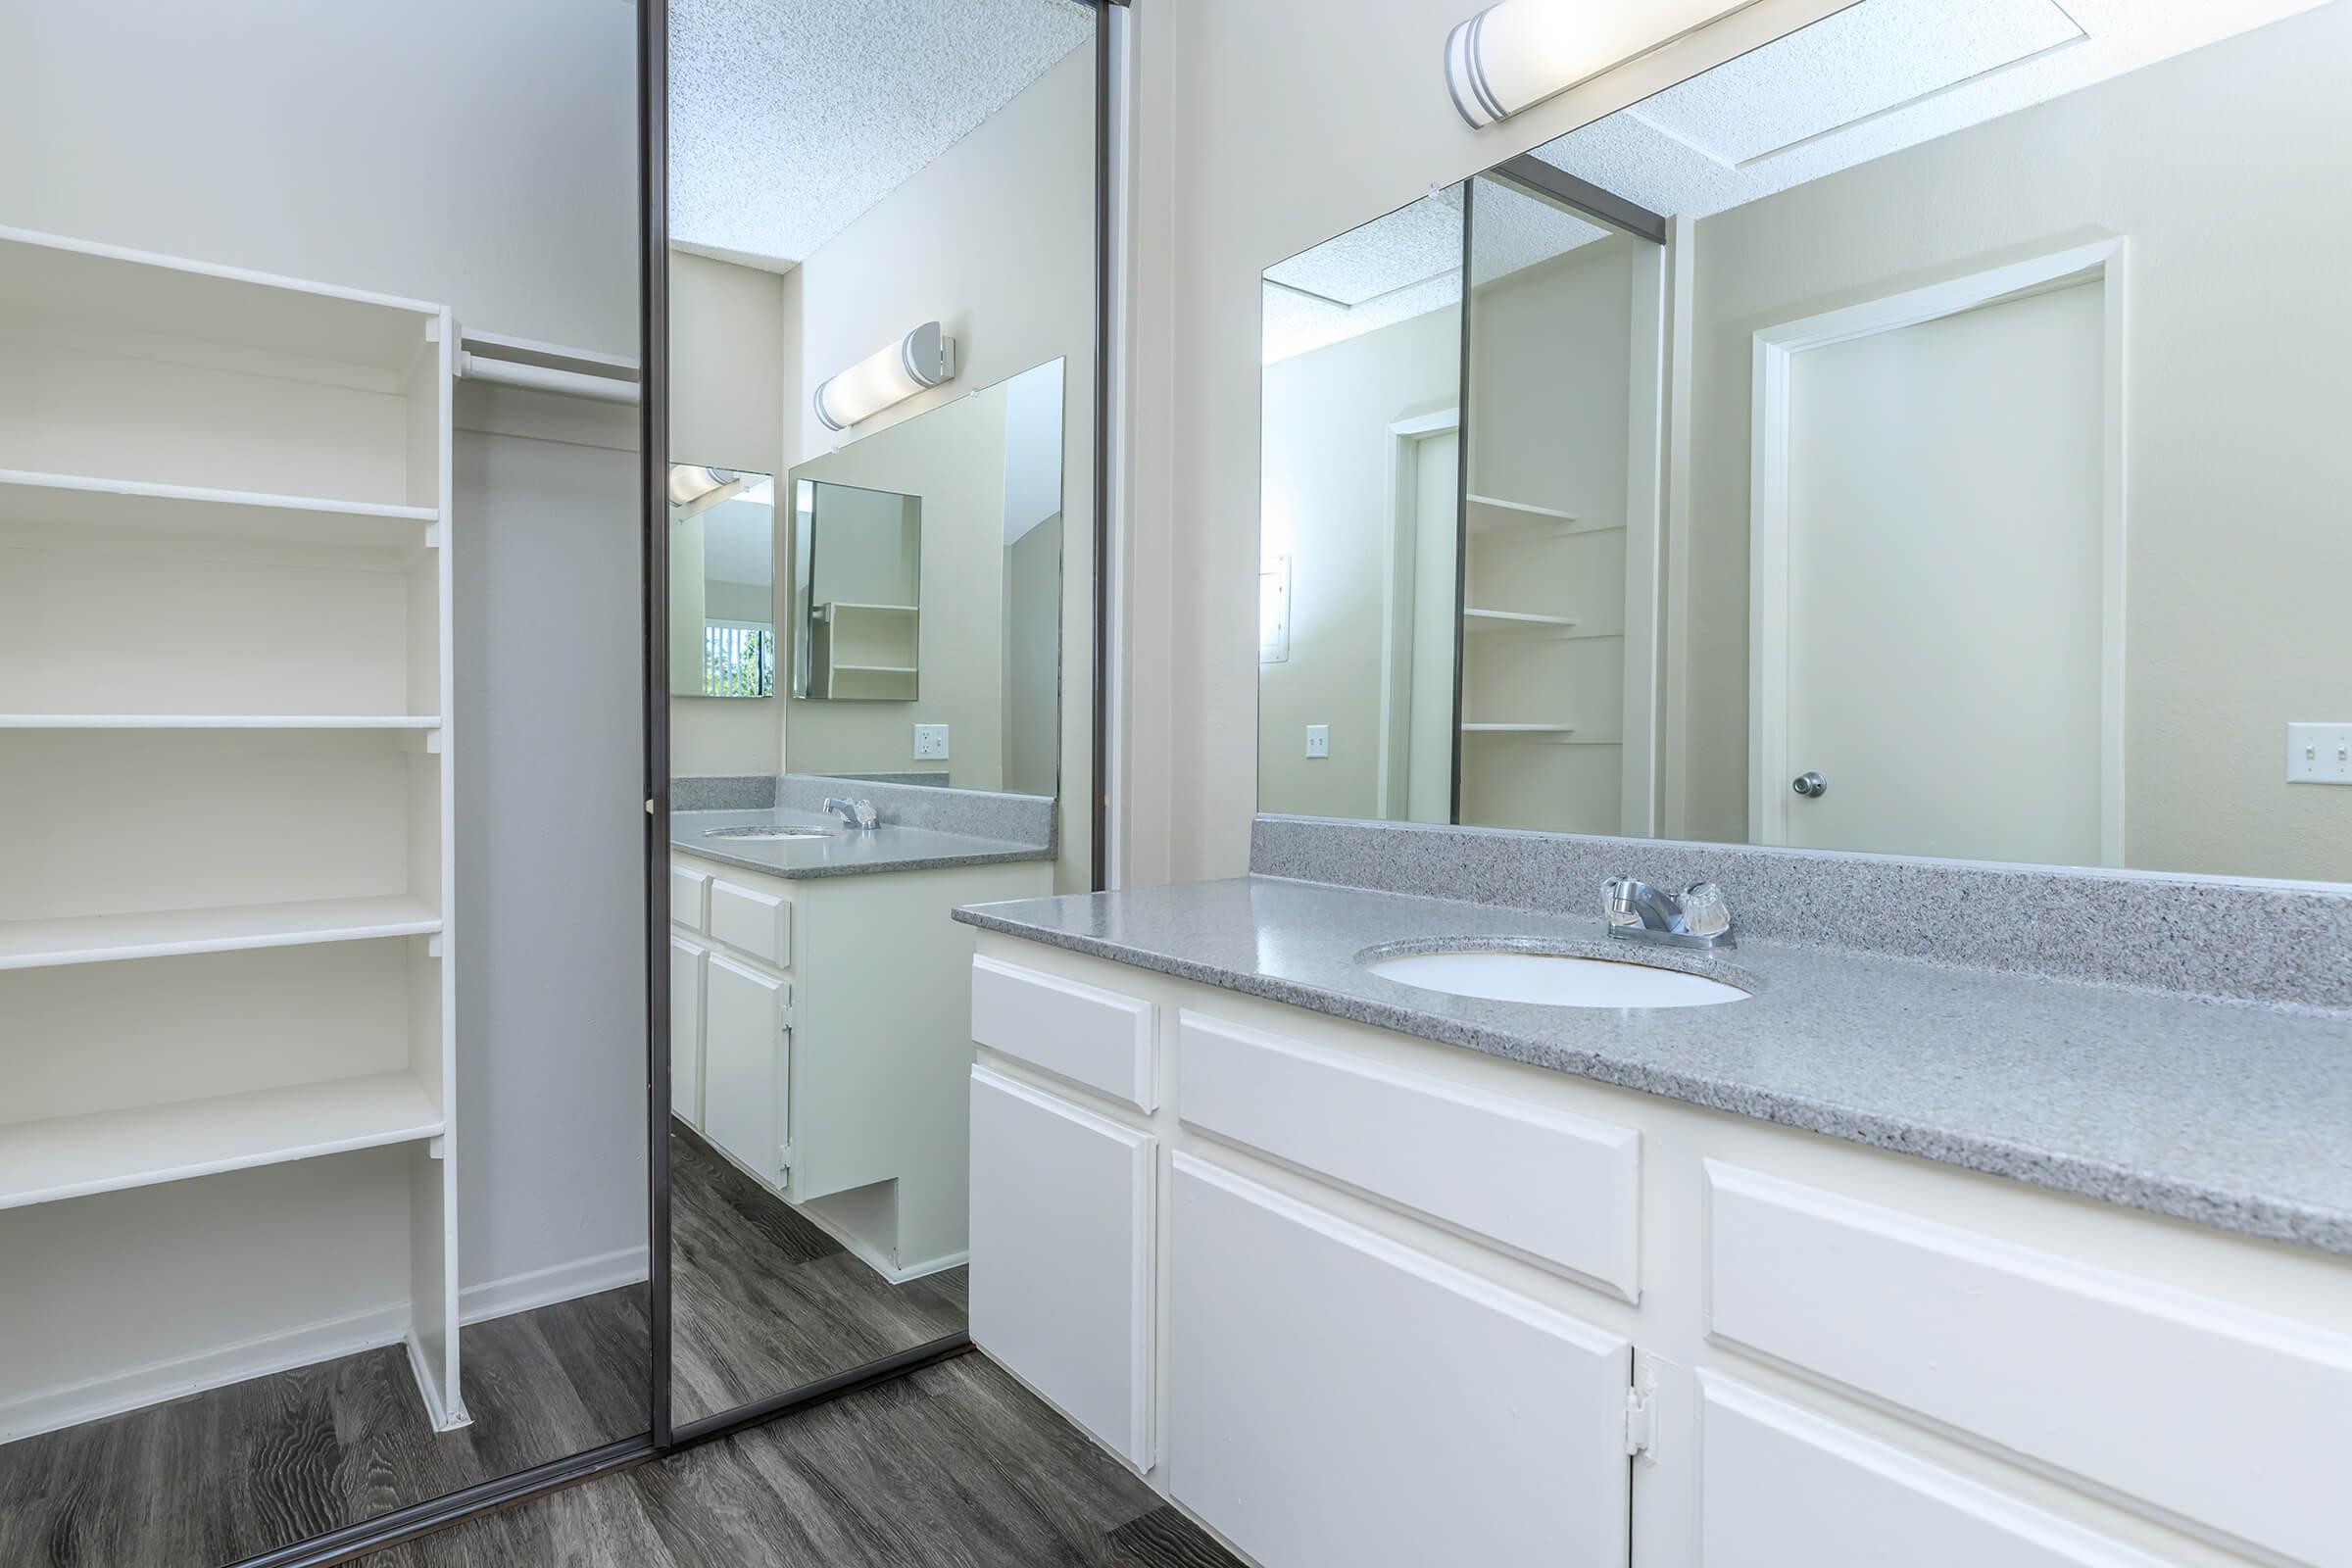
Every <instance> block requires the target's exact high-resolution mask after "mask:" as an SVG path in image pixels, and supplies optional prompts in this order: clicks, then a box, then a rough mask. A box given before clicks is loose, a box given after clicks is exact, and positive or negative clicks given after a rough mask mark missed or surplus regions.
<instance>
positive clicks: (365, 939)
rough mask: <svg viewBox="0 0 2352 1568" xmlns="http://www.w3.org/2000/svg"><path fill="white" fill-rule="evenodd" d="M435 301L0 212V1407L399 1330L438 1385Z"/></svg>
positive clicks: (52, 1405) (17, 1411) (136, 1398)
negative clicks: (195, 260)
mask: <svg viewBox="0 0 2352 1568" xmlns="http://www.w3.org/2000/svg"><path fill="white" fill-rule="evenodd" d="M452 335H453V327H452V322H451V319H450V317H449V313H448V312H446V311H445V310H443V309H442V308H440V307H437V306H431V305H423V304H418V303H416V302H412V301H406V300H399V299H392V298H388V297H384V296H378V295H369V294H363V293H358V292H354V291H348V290H341V289H336V288H330V287H325V286H321V285H317V284H306V283H297V282H291V281H288V280H284V279H276V278H269V277H264V276H261V275H258V274H252V273H244V272H237V271H233V270H224V269H218V268H210V267H205V266H201V265H198V264H192V263H185V262H177V261H171V260H167V259H163V258H157V257H151V256H142V255H139V254H136V253H132V252H126V251H120V250H114V249H111V248H108V247H101V246H93V245H87V244H82V243H79V242H74V241H68V240H59V239H54V238H48V237H43V236H39V235H33V234H28V233H25V232H23V231H20V230H5V229H0V799H4V800H6V801H7V802H8V803H9V805H10V809H11V821H10V828H9V831H8V832H6V833H5V834H0V1085H4V1086H5V1089H6V1092H5V1094H0V1255H4V1256H6V1257H7V1258H8V1259H9V1264H10V1266H9V1267H8V1268H7V1269H6V1270H4V1271H0V1320H4V1321H6V1322H7V1323H8V1324H9V1325H10V1329H11V1332H10V1334H9V1335H8V1336H6V1341H7V1348H5V1349H0V1439H5V1438H8V1437H11V1436H21V1435H23V1434H24V1433H25V1432H28V1431H36V1430H43V1429H46V1428H49V1427H54V1426H58V1425H63V1424H67V1423H70V1422H73V1421H77V1420H83V1419H88V1418H91V1417H93V1416H96V1415H100V1414H104V1413H107V1412H109V1411H112V1410H119V1409H124V1408H130V1407H133V1406H136V1405H139V1404H144V1403H148V1402H152V1401H153V1400H155V1399H159V1398H163V1397H171V1396H172V1395H174V1394H177V1393H180V1392H183V1391H185V1390H186V1389H188V1388H193V1387H205V1386H212V1385H216V1384H219V1383H223V1382H229V1381H234V1380H236V1379H237V1378H241V1377H247V1376H252V1375H254V1374H256V1373H258V1372H262V1371H267V1370H272V1369H275V1368H277V1367H282V1366H289V1365H296V1364H301V1363H304V1362H308V1361H312V1360H317V1359H320V1358H322V1357H323V1356H326V1355H333V1354H340V1353H345V1352H347V1351H349V1350H351V1349H356V1348H362V1347H364V1346H368V1345H378V1344H384V1343H390V1342H393V1341H400V1340H405V1341H406V1342H407V1343H408V1345H409V1347H410V1350H411V1358H412V1360H413V1362H414V1364H415V1368H416V1372H417V1384H418V1388H419V1392H420V1395H421V1397H423V1399H424V1401H425V1403H426V1406H427V1408H428V1411H429V1412H430V1414H431V1416H432V1418H433V1419H434V1421H435V1423H436V1425H439V1426H444V1427H447V1426H451V1425H458V1424H462V1423H463V1422H464V1420H465V1412H464V1407H463V1404H462V1401H461V1400H460V1399H459V1397H458V1393H457V1391H458V1387H459V1384H458V1346H457V1340H456V1336H455V1334H454V1332H453V1327H454V1324H455V1322H456V1320H457V1289H458V1280H457V1271H456V1256H457V1234H456V1225H455V1215H456V1191H455V1183H454V1178H453V1173H452V1170H451V1160H450V1153H451V1150H452V1147H453V1146H452V1140H451V1139H450V1137H449V1134H450V1132H451V1130H452V1127H453V1125H454V1122H455V1117H456V1110H457V1107H456V1104H455V1096H454V1093H453V1086H454V1083H455V1071H454V1064H455V1053H456V1050H457V1044H458V1042H457V1036H456V1027H455V997H456V992H455V972H454V963H453V962H452V959H451V954H452V952H453V949H452V946H451V940H450V939H451V936H452V932H451V910H450V907H449V901H448V898H447V890H448V889H449V888H450V886H451V884H452V881H453V870H454V865H453V857H452V844H453V842H454V840H453V833H452V830H453V826H454V823H453V814H454V813H453V809H452V803H453V798H454V773H453V755H454V749H453V747H452V745H451V743H450V742H451V730H450V724H449V715H450V703H451V658H450V644H451V632H450V628H451V607H452V570H451V551H450V549H449V548H448V546H449V540H450V526H451V477H450V473H451V469H450V454H451V393H450V385H451V382H450V369H451V348H452ZM36 1348H37V1349H36Z"/></svg>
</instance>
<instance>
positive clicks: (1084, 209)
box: [657, 0, 1103, 1436]
mask: <svg viewBox="0 0 2352 1568" xmlns="http://www.w3.org/2000/svg"><path fill="white" fill-rule="evenodd" d="M983 34H985V35H986V36H987V38H988V39H989V47H988V48H986V49H985V50H980V51H977V52H975V50H974V49H973V48H972V47H971V41H972V39H974V38H975V37H978V36H981V35H983ZM669 39H670V70H669V81H670V117H669V119H670V126H671V140H670V148H671V157H670V166H669V172H670V207H669V214H668V218H669V229H670V233H669V238H670V241H671V249H670V251H669V255H668V263H669V304H670V318H669V319H670V329H671V330H670V362H669V381H670V385H669V395H670V410H669V429H670V446H671V453H670V458H671V460H672V461H673V462H677V463H686V464H700V465H711V466H712V467H710V468H704V469H698V470H694V473H695V474H699V475H700V476H701V477H702V479H703V480H709V479H716V480H717V481H718V486H717V487H715V488H713V489H712V490H711V492H710V493H711V495H714V496H719V497H721V498H722V500H723V505H722V506H720V507H719V508H718V509H717V510H715V511H706V512H705V513H703V514H702V517H703V518H704V519H708V520H705V521H704V523H703V528H702V533H701V536H700V537H699V538H694V539H690V538H689V537H688V534H689V533H690V532H691V531H692V530H691V526H690V525H691V523H692V522H693V520H694V519H692V518H687V519H683V520H682V521H681V522H680V526H679V528H678V529H677V530H675V531H673V539H672V551H671V557H670V559H671V562H672V578H671V582H670V584H669V592H668V596H667V597H668V602H669V612H670V631H669V636H668V638H667V639H666V640H665V642H666V645H667V646H668V647H669V649H670V662H671V672H672V680H671V697H670V701H669V710H668V711H669V720H670V775H671V776H670V781H669V795H668V801H667V806H668V811H667V814H666V816H665V818H662V821H663V824H664V829H665V840H666V842H665V845H664V848H665V850H666V859H667V869H668V876H669V898H668V915H669V921H668V926H669V930H668V939H669V940H668V945H667V956H668V962H667V982H668V984H667V989H668V1006H667V1013H668V1037H669V1044H668V1060H669V1074H668V1083H667V1089H668V1108H669V1115H668V1118H667V1120H668V1126H667V1128H666V1132H667V1137H666V1139H665V1141H664V1147H663V1148H662V1149H661V1150H658V1152H657V1158H659V1159H661V1160H662V1162H663V1163H662V1172H663V1179H664V1181H665V1184H666V1192H667V1199H668V1206H667V1220H668V1246H667V1250H666V1268H665V1270H664V1282H665V1284H666V1286H667V1289H668V1301H669V1304H670V1348H671V1354H670V1361H669V1369H670V1381H669V1388H668V1401H667V1412H668V1416H669V1419H670V1422H671V1425H672V1429H673V1431H674V1432H675V1433H678V1434H684V1435H687V1436H693V1435H695V1434H697V1433H707V1432H710V1431H712V1430H715V1429H717V1428H718V1427H723V1426H724V1425H726V1424H727V1423H729V1422H731V1421H735V1420H739V1419H742V1418H743V1417H744V1413H745V1412H747V1411H749V1412H755V1413H757V1412H760V1411H766V1410H773V1409H775V1408H778V1407H780V1406H781V1405H782V1404H786V1403H790V1402H792V1401H794V1400H796V1399H798V1398H802V1397H808V1396H809V1391H810V1390H815V1389H822V1388H825V1387H829V1386H835V1385H837V1384H838V1382H839V1381H840V1380H842V1379H844V1378H849V1377H854V1376H864V1375H867V1374H870V1373H872V1372H873V1371H874V1370H875V1369H877V1368H881V1369H889V1368H894V1367H905V1366H907V1365H910V1364H914V1363H917V1362H919V1361H920V1360H922V1359H923V1358H925V1357H927V1356H935V1355H939V1354H944V1353H947V1352H948V1351H950V1350H953V1349H955V1348H960V1347H961V1346H963V1345H964V1344H966V1343H968V1342H967V1340H966V1336H965V1313H964V1297H965V1293H964V1271H965V1266H966V1261H967V1259H968V1257H969V1255H970V1251H971V1238H970V1234H969V1228H968V1210H969V1201H968V1197H967V1182H966V1167H967V1163H968V1153H967V1144H968V1132H967V1129H968V1125H969V1120H970V1104H969V1092H970V1091H969V1084H970V1079H971V1070H972V1059H973V1057H972V1045H971V1019H970V1010H969V994H970V973H971V961H972V952H973V935H972V931H971V928H969V927H966V926H961V925H958V924H956V922H955V921H954V920H953V918H952V911H953V910H954V909H955V908H956V907H957V906H959V905H965V904H974V903H984V902H988V901H991V900H1000V899H1014V898H1026V897H1036V896H1041V895H1045V894H1049V893H1053V892H1054V891H1057V890H1061V891H1068V890H1073V889H1083V888H1087V887H1090V886H1092V885H1093V875H1094V873H1093V857H1094V842H1093V833H1092V828H1093V819H1092V818H1093V812H1092V807H1093V803H1094V797H1095V790H1094V771H1095V770H1094V765H1093V756H1094V749H1095V743H1094V735H1093V726H1092V715H1093V708H1092V705H1093V698H1094V691H1093V685H1094V682H1093V678H1092V671H1091V669H1090V667H1089V665H1088V662H1087V657H1088V654H1089V652H1090V650H1091V648H1092V646H1093V627H1094V621H1093V605H1094V586H1095V584H1094V559H1095V542H1096V521H1095V506H1094V497H1095V493H1096V490H1095V473H1096V451H1097V431H1096V416H1095V407H1094V385H1095V371H1094V366H1095V357H1096V343H1097V334H1098V331H1099V329H1100V323H1099V321H1098V319H1097V316H1096V306H1095V268H1096V261H1097V248H1096V247H1097V242H1098V241H1097V235H1098V221H1099V207H1098V200H1099V197H1098V190H1099V187H1098V178H1099V172H1098V169H1097V166H1096V128H1097V98H1096V94H1097V79H1098V78H1097V73H1098V71H1099V70H1101V69H1103V62H1102V59H1101V58H1100V56H1099V54H1098V38H1097V16H1096V12H1095V8H1094V7H1093V6H1092V5H1091V4H1074V3H1072V0H975V3H973V4H968V5H959V6H956V7H912V8H909V7H879V8H878V7H852V8H848V9H847V10H844V9H843V8H841V7H838V6H832V5H818V4H814V3H801V0H790V3H784V4H778V5H771V6H766V7H762V8H760V9H759V11H758V15H757V18H756V19H755V18H753V17H752V16H751V14H749V13H746V12H745V11H744V10H742V9H741V8H738V7H722V6H714V5H704V4H695V3H679V4H673V5H672V6H671V7H670V12H669ZM943 78H945V79H944V80H943ZM753 81H760V82H767V83H771V84H772V88H771V89H762V90H760V91H756V92H747V88H746V83H748V82H753ZM875 103H889V104H892V105H894V106H897V112H894V114H893V115H892V116H890V117H888V118H887V119H886V120H883V121H877V120H876V119H875V118H874V117H873V115H872V114H871V113H870V106H871V105H873V104H875ZM1007 215H1018V221H1008V217H1007ZM766 475H773V476H774V479H773V481H772V483H771V482H768V481H767V480H766V479H765V478H764V476H766ZM729 486H733V487H736V488H735V489H734V490H733V493H731V494H730V493H728V490H727V487H729ZM691 504H692V502H691V499H689V500H688V501H685V502H680V503H678V509H680V510H682V509H683V508H685V507H687V506H690V505H691ZM754 506H757V507H759V508H761V509H763V510H760V511H759V512H757V513H756V514H755V512H754V511H753V510H752V509H753V507H754ZM677 519H678V510H673V520H677ZM730 530H732V531H730ZM690 545H691V546H693V547H695V548H693V549H690V548H689V546H690ZM697 550H699V554H697V553H696V552H697ZM689 568H691V569H689ZM763 635H765V636H770V637H772V649H773V654H772V667H771V666H767V665H761V664H760V662H759V661H758V660H757V658H754V659H752V660H751V661H750V662H749V663H747V662H745V649H746V646H747V644H746V641H745V640H746V639H749V640H751V644H752V646H753V651H754V652H755V653H756V651H757V641H758V639H760V637H761V636H763ZM746 670H748V671H750V673H749V675H748V676H747V675H745V674H742V673H739V672H742V671H746ZM681 677H682V678H681ZM738 696H751V697H769V696H772V697H773V699H774V700H772V701H764V702H762V701H748V702H747V701H736V700H730V699H733V698H736V697H738Z"/></svg>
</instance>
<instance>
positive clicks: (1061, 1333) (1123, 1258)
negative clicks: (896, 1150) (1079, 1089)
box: [971, 1067, 1157, 1470]
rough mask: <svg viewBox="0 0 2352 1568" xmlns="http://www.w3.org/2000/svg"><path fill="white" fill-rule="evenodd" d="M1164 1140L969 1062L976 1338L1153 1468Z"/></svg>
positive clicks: (1073, 1415)
mask: <svg viewBox="0 0 2352 1568" xmlns="http://www.w3.org/2000/svg"><path fill="white" fill-rule="evenodd" d="M1156 1143H1157V1141H1156V1140H1154V1139H1153V1138H1152V1136H1151V1135H1150V1134H1148V1133H1140V1132H1137V1131H1135V1130H1134V1129H1132V1128H1128V1127H1122V1126H1120V1125H1118V1124H1117V1123H1116V1122H1112V1121H1108V1120H1106V1119H1104V1118H1103V1117H1101V1116H1098V1115H1096V1114H1095V1113H1094V1112H1092V1111H1090V1110H1085V1109H1081V1108H1080V1107H1079V1106H1076V1105H1072V1104H1069V1103H1066V1102H1064V1101H1061V1100H1058V1099H1056V1098H1055V1097H1054V1096H1052V1095H1047V1094H1041V1093H1039V1092H1038V1091H1037V1090H1035V1089H1032V1088H1030V1087H1029V1086H1028V1085H1027V1084H1021V1083H1015V1082H1013V1081H1012V1080H1011V1079H1009V1078H1006V1077H1005V1076H1004V1075H1002V1074H1000V1073H993V1072H990V1071H989V1070H988V1069H987V1068H986V1067H975V1068H973V1069H972V1233H971V1234H972V1263H971V1333H972V1343H973V1344H975V1345H977V1346H979V1347H980V1348H982V1349H984V1350H986V1351H987V1352H988V1353H989V1354H990V1355H992V1356H994V1357H995V1358H996V1359H997V1360H999V1361H1001V1362H1003V1363H1004V1364H1005V1366H1007V1367H1010V1368H1011V1369H1012V1371H1013V1372H1014V1373H1015V1374H1016V1375H1018V1376H1019V1377H1021V1378H1022V1379H1023V1380H1025V1381H1026V1382H1027V1383H1028V1384H1029V1385H1030V1387H1032V1388H1034V1389H1036V1390H1037V1391H1038V1392H1039V1393H1040V1394H1043V1395H1044V1396H1045V1397H1047V1398H1049V1399H1051V1400H1053V1401H1054V1404H1055V1405H1057V1406H1058V1407H1059V1408H1060V1409H1061V1411H1062V1413H1063V1414H1065V1415H1067V1416H1068V1417H1069V1418H1070V1419H1071V1420H1073V1421H1075V1422H1077V1423H1078V1424H1079V1425H1080V1426H1082V1427H1084V1428H1085V1429H1086V1430H1087V1431H1089V1432H1091V1433H1093V1434H1094V1435H1095V1436H1096V1437H1097V1438H1099V1439H1101V1440H1102V1441H1103V1443H1104V1444H1106V1445H1107V1446H1109V1447H1110V1448H1111V1449H1112V1450H1113V1451H1115V1452H1117V1453H1119V1454H1121V1455H1123V1456H1124V1457H1125V1458H1126V1459H1127V1461H1128V1462H1129V1463H1130V1464H1133V1465H1134V1466H1135V1467H1136V1468H1137V1469H1138V1470H1147V1469H1149V1468H1151V1465H1152V1404H1151V1397H1150V1396H1151V1386H1152V1385H1151V1375H1152V1152H1153V1150H1154V1149H1155V1147H1156Z"/></svg>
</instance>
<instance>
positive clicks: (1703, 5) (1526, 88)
mask: <svg viewBox="0 0 2352 1568" xmlns="http://www.w3.org/2000/svg"><path fill="white" fill-rule="evenodd" d="M1739 9H1740V6H1739V5H1738V4H1732V3H1727V0H1670V3H1666V4H1641V5H1636V4H1632V3H1629V0H1499V3H1498V4H1495V5H1491V6H1489V7H1487V9H1486V10H1484V11H1481V12H1480V13H1479V14H1478V15H1477V16H1475V17H1472V18H1471V19H1470V20H1469V21H1468V22H1465V23H1462V24H1460V25H1457V26H1456V27H1455V28H1454V29H1453V31H1452V32H1451V33H1450V34H1448V35H1447V36H1446V90H1447V91H1448V92H1450V93H1452V94H1453V107H1454V108H1455V109H1457V110H1459V111H1460V112H1461V117H1462V118H1463V119H1464V120H1466V121H1468V122H1469V123H1471V124H1472V125H1473V126H1486V125H1492V124H1494V123H1496V122H1497V121H1503V120H1508V119H1510V118H1511V117H1512V116H1513V115H1515V114H1517V113H1519V112H1520V111H1521V110H1522V109H1531V108H1533V107H1534V106H1536V105H1537V104H1540V103H1542V102H1543V101H1544V99H1546V98H1550V97H1553V96H1555V95H1557V94H1559V93H1563V92H1566V91H1567V90H1568V89H1569V88H1571V87H1573V86H1575V85H1576V84H1577V83H1578V82H1580V81H1584V80H1587V79H1588V78H1590V77H1593V76H1597V75H1599V74H1600V73H1602V72H1604V71H1607V70H1608V69H1610V68H1611V67H1612V66H1618V65H1622V64H1624V63H1625V62H1626V61H1628V60H1631V59H1633V58H1634V57H1635V56H1637V55H1642V54H1647V53H1648V52H1649V51H1650V50H1652V49H1655V48H1657V47H1658V46H1659V45H1660V44H1663V43H1666V42H1669V41H1670V40H1672V39H1674V38H1676V37H1679V36H1681V35H1682V34H1683V33H1685V32H1688V31H1690V30H1691V29H1692V28H1695V27H1698V26H1701V25H1705V24H1706V23H1709V22H1712V21H1714V20H1715V19H1716V18H1718V17H1721V16H1723V15H1724V14H1725V13H1727V12H1730V11H1737V10H1739Z"/></svg>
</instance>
